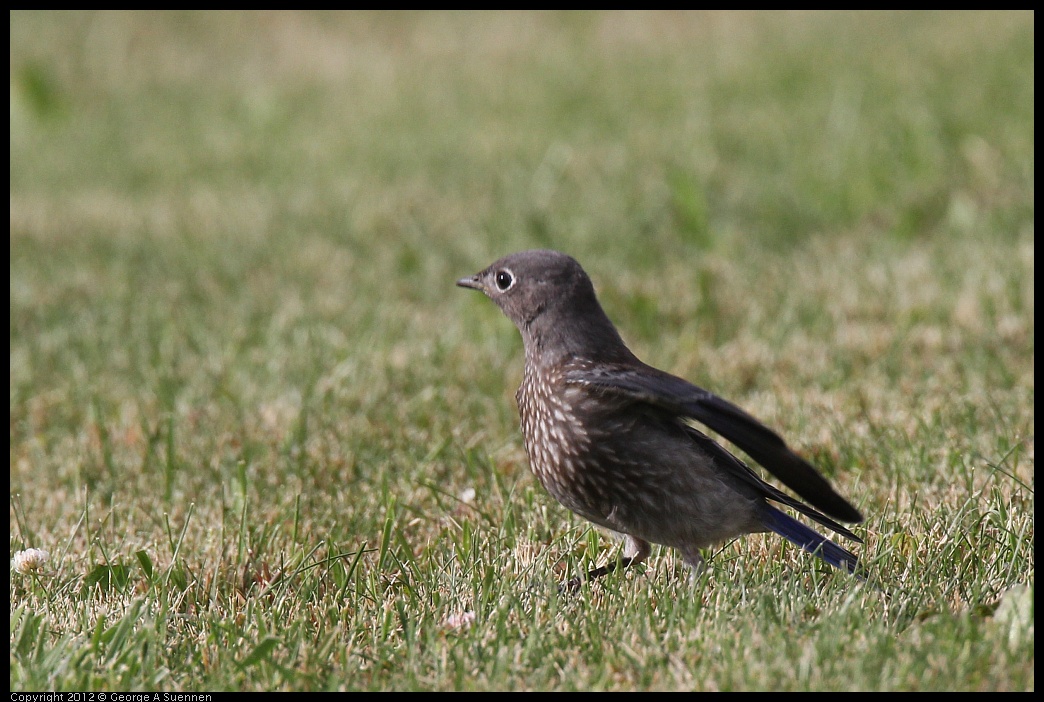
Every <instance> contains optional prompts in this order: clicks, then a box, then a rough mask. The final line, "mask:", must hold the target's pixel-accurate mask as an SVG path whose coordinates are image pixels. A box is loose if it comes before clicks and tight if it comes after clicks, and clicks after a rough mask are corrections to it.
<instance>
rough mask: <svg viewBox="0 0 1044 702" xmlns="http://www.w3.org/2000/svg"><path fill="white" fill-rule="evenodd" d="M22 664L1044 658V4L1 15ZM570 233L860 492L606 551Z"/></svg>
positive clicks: (667, 682)
mask: <svg viewBox="0 0 1044 702" xmlns="http://www.w3.org/2000/svg"><path fill="white" fill-rule="evenodd" d="M10 19H11V69H10V75H11V101H10V111H11V115H10V147H11V164H10V165H11V168H10V175H11V195H10V218H11V220H10V221H11V246H10V254H11V264H10V274H11V275H10V310H11V317H10V319H11V321H10V335H11V342H10V344H11V345H10V413H11V423H10V427H11V428H10V467H11V482H10V490H11V497H10V546H9V548H10V552H11V557H12V559H14V556H15V554H16V552H19V551H24V550H26V549H30V548H34V549H43V550H45V551H47V553H48V558H47V559H46V561H44V562H42V563H40V562H37V564H36V567H35V568H32V567H29V566H28V565H26V564H23V563H22V562H21V560H19V563H18V564H17V565H18V566H19V567H17V568H16V563H15V562H14V560H12V570H11V576H10V577H11V581H10V582H11V584H10V592H11V633H10V645H11V653H10V666H11V678H10V682H11V688H12V690H13V691H47V690H66V691H74V690H80V691H83V690H96V691H103V690H105V691H121V690H149V691H153V690H155V691H181V692H198V691H206V690H211V691H218V690H1033V689H1034V672H1033V669H1034V615H1033V591H1034V549H1033V543H1034V521H1033V512H1034V478H1033V474H1034V470H1033V468H1034V440H1033V436H1034V409H1033V407H1034V372H1033V365H1034V350H1033V346H1034V294H1033V287H1034V204H1033V203H1034V157H1033V153H1034V59H1035V57H1034V15H1033V14H1032V13H1023V12H978V13H971V12H969V13H964V12H931V13H928V12H925V13H921V12H916V13H914V12H911V13H891V12H888V13H884V12H882V13H877V12H875V13H826V12H823V13H803V12H794V13H739V12H706V13H705V12H696V13H660V12H648V13H624V12H606V13H602V12H571V13H557V12H556V13H543V12H540V13H514V12H489V13H487V12H475V13H444V12H383V13H382V12H374V13H370V12H349V13H327V12H285V13H246V12H242V13H241V12H231V13H225V12H220V13H217V12H215V13H198V12H146V13H138V12H126V13H96V12H42V11H31V12H28V11H25V12H23V11H18V12H12V13H11V15H10ZM527 248H555V249H559V250H562V251H565V252H567V253H569V254H571V255H573V256H575V257H576V258H577V259H578V260H579V261H580V262H581V263H582V264H583V265H584V267H585V268H586V269H587V271H588V272H589V273H590V275H591V277H592V279H593V281H594V284H595V287H596V289H597V290H598V293H599V296H600V298H601V300H602V302H603V305H604V307H605V308H606V311H607V313H608V314H609V316H610V317H611V318H612V319H613V320H614V322H615V323H616V324H617V326H618V328H619V329H620V332H621V334H622V336H623V337H624V339H625V340H626V341H627V342H628V344H629V345H630V347H631V348H632V350H633V351H634V352H635V353H636V354H637V355H638V356H639V357H640V358H642V359H643V360H644V361H646V362H648V363H650V364H652V365H655V366H657V367H660V368H663V369H665V370H668V371H670V372H672V373H675V374H677V375H681V376H683V377H685V378H688V379H689V380H691V381H693V382H695V383H697V384H698V385H700V386H703V387H706V388H708V389H711V390H713V391H715V392H716V393H718V394H720V395H722V396H723V397H726V398H728V399H730V400H732V401H733V402H735V403H736V404H739V405H740V406H742V407H744V408H745V409H746V410H748V411H749V412H751V413H752V414H753V415H755V416H756V417H759V418H761V419H762V420H764V421H765V422H766V423H768V424H769V425H771V426H773V427H774V428H776V429H777V430H778V431H779V432H780V433H781V434H782V435H783V436H784V437H786V439H787V441H788V443H790V444H791V445H792V446H793V447H795V448H796V449H797V450H798V451H800V452H801V453H802V454H803V455H805V456H807V457H808V458H809V459H810V460H811V461H812V462H813V463H814V464H815V465H816V466H817V467H818V468H819V469H820V470H821V471H822V472H823V473H824V474H825V475H827V476H828V477H829V479H830V480H831V482H832V483H833V484H834V485H835V486H836V487H837V488H838V490H839V491H840V492H841V493H842V494H843V495H845V496H846V497H847V498H848V499H849V500H850V501H852V502H853V504H855V505H856V506H857V507H858V508H859V509H860V510H861V511H862V512H863V513H864V514H865V515H866V517H867V520H866V522H865V523H863V524H860V525H857V526H856V527H855V530H856V532H857V533H858V534H860V535H861V536H862V537H863V538H864V541H865V543H864V544H861V545H856V546H855V550H856V551H857V553H858V554H859V556H860V558H861V560H862V562H863V563H864V564H865V566H866V568H867V570H868V572H869V573H870V578H869V581H868V582H867V583H862V582H860V581H859V580H857V579H855V578H852V577H848V576H846V575H845V574H844V573H841V572H839V571H836V570H833V569H831V568H830V567H829V566H826V565H825V564H823V563H822V562H821V561H819V560H817V559H815V558H814V557H811V556H809V555H807V554H805V553H803V552H801V551H800V550H798V549H796V548H794V547H792V546H790V545H789V544H787V543H786V542H784V541H783V540H782V539H780V538H778V537H775V536H772V535H764V536H762V535H756V536H749V537H746V538H743V539H739V540H736V541H733V542H730V543H727V544H723V545H722V546H720V547H719V548H715V549H712V550H710V551H708V552H707V553H706V554H705V556H706V560H707V568H706V569H705V570H704V572H703V573H702V574H701V575H700V576H699V577H698V578H695V579H690V577H689V573H688V571H687V570H686V568H685V567H684V565H683V563H682V562H681V559H680V557H679V556H678V555H677V554H676V553H675V552H674V551H672V550H670V549H665V548H660V547H655V548H654V550H653V554H652V557H651V558H650V559H649V561H647V563H646V564H644V565H642V566H639V567H637V568H632V569H628V570H626V571H623V572H618V573H614V574H612V575H610V576H608V577H606V578H603V579H601V580H599V581H596V582H594V583H589V584H587V585H585V586H584V587H583V588H581V589H580V591H579V592H577V593H575V594H568V593H560V592H559V590H558V587H557V586H558V584H559V583H562V582H564V581H565V580H567V579H568V578H569V577H571V576H573V575H576V574H578V573H579V572H580V571H582V570H583V569H589V568H593V567H595V566H598V565H602V564H605V563H607V562H609V561H612V560H613V559H615V558H616V557H617V554H618V547H617V545H616V544H615V542H614V541H613V540H612V539H611V538H609V537H608V536H606V535H605V534H603V533H602V532H599V531H597V530H593V529H591V528H590V526H589V525H588V524H587V523H586V522H584V521H583V520H581V519H580V518H578V517H576V516H574V515H572V514H571V513H570V512H569V511H568V510H567V509H566V508H564V507H562V506H560V505H558V504H557V503H556V502H555V501H554V500H553V498H551V497H550V496H549V495H548V494H547V493H545V492H544V491H543V489H542V488H541V487H540V485H539V484H538V483H537V481H536V480H535V479H534V478H533V476H532V475H531V474H530V472H529V468H528V463H527V459H526V457H525V453H524V450H523V448H522V440H521V434H520V431H519V428H518V416H517V410H516V408H515V400H514V392H515V388H516V387H517V385H518V383H519V381H520V379H521V375H522V366H523V355H522V344H521V340H520V338H519V335H518V332H517V330H515V328H514V327H513V326H512V324H511V323H510V322H509V321H508V320H507V319H505V318H504V317H503V316H502V315H501V314H500V312H499V311H498V310H497V309H496V307H495V306H494V305H492V304H490V302H489V301H488V300H485V299H483V298H482V297H481V296H480V295H478V294H476V293H474V292H471V291H464V290H461V289H459V288H457V287H455V285H454V282H455V281H456V280H457V279H458V278H461V277H462V276H465V275H471V274H472V273H474V272H476V271H478V270H480V269H481V268H484V267H485V266H486V265H487V264H489V263H490V262H491V261H493V260H494V259H496V258H498V257H500V256H502V255H504V254H507V253H510V252H513V251H518V250H522V249H527Z"/></svg>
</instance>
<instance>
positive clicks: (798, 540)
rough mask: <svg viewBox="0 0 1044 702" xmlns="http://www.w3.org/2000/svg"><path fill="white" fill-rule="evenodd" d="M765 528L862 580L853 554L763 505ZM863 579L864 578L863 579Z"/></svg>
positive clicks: (773, 508) (792, 519) (857, 562)
mask: <svg viewBox="0 0 1044 702" xmlns="http://www.w3.org/2000/svg"><path fill="white" fill-rule="evenodd" d="M762 523H763V524H764V525H765V528H767V529H769V530H770V531H774V532H775V533H777V534H779V535H780V536H782V537H783V538H784V539H786V540H787V541H789V542H791V543H792V544H795V545H797V546H800V547H801V548H803V549H805V550H806V551H808V552H809V553H811V554H814V555H816V556H819V557H820V558H822V559H823V560H824V561H826V562H827V563H829V564H830V565H832V566H834V567H835V568H841V569H842V570H845V571H848V572H849V573H852V574H853V575H855V576H856V577H858V578H862V575H861V574H860V573H859V572H858V571H859V559H857V558H856V557H855V554H853V553H851V552H849V551H847V550H845V549H843V548H841V547H840V546H838V545H837V544H835V543H834V542H833V541H831V540H830V539H828V538H826V537H825V536H823V535H822V534H818V533H816V532H815V531H813V530H812V529H810V528H809V527H807V526H805V525H804V524H802V523H801V522H799V521H798V520H796V519H794V518H793V517H790V516H788V515H786V514H784V513H783V512H780V511H779V510H778V509H776V508H775V507H770V506H769V505H765V511H764V512H763V514H762ZM864 579H865V578H864Z"/></svg>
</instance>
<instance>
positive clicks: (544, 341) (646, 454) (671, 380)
mask: <svg viewBox="0 0 1044 702" xmlns="http://www.w3.org/2000/svg"><path fill="white" fill-rule="evenodd" d="M457 285H459V286H461V287H465V288H472V289H475V290H481V291H482V292H483V293H485V294H486V295H487V296H488V297H489V298H490V299H492V300H493V301H494V302H495V303H497V305H498V306H499V307H500V309H501V310H502V311H503V312H504V314H505V315H507V317H508V318H509V319H510V320H511V321H512V322H514V323H515V326H517V327H518V330H519V332H521V334H522V343H523V345H524V347H525V354H526V364H525V371H524V373H523V376H522V384H521V386H520V387H519V388H518V392H517V393H516V394H515V398H516V399H517V401H518V410H519V414H520V416H521V420H522V421H521V424H522V435H523V437H524V440H525V446H526V453H527V454H528V455H529V464H530V467H531V468H532V470H533V473H534V475H536V477H537V479H538V480H539V481H540V483H541V484H542V485H543V486H544V488H545V489H547V491H548V492H550V493H551V495H553V496H554V498H555V499H556V500H558V501H559V502H560V503H562V504H563V505H565V506H566V507H568V508H569V509H571V510H572V511H573V512H575V513H577V514H579V515H580V516H581V517H584V518H585V519H587V520H589V521H591V522H594V523H595V524H597V525H599V526H601V527H604V528H606V529H609V530H610V531H613V532H616V533H617V534H620V535H622V536H623V538H624V551H623V559H622V560H621V564H622V565H623V566H624V567H626V566H629V565H632V564H635V563H640V562H641V561H643V560H645V558H646V557H647V556H648V555H649V550H650V544H651V543H656V544H663V545H665V546H670V547H673V548H675V549H677V550H678V551H679V553H680V554H681V556H682V558H683V559H684V560H685V562H686V563H688V564H689V565H690V566H692V567H693V568H694V569H695V570H696V571H697V572H698V571H699V569H700V567H701V563H702V559H701V556H700V549H702V548H706V547H708V546H712V545H714V544H718V543H721V542H723V541H726V540H728V539H732V538H735V537H738V536H742V535H744V534H751V533H757V532H768V531H771V532H775V533H776V534H779V535H780V536H782V537H784V538H785V539H787V540H789V541H791V542H792V543H794V544H796V545H798V546H800V547H801V548H803V549H805V550H806V551H809V552H811V553H814V554H815V555H816V556H819V557H820V558H822V559H823V560H824V561H826V562H827V563H829V564H830V565H832V566H834V567H836V568H841V569H843V570H845V571H848V572H849V573H856V572H857V568H858V564H857V559H856V556H855V555H853V554H852V553H850V552H849V551H847V550H845V549H844V548H842V547H840V546H838V545H837V544H835V543H833V542H832V541H830V540H829V539H827V538H826V537H824V536H822V535H820V534H818V533H817V532H815V531H813V530H812V529H810V528H809V527H808V526H806V525H805V524H803V523H801V522H799V521H797V520H796V519H794V518H792V517H790V516H789V515H787V514H785V513H784V512H782V511H780V510H779V509H777V508H776V507H774V506H773V505H772V504H770V501H771V502H775V503H778V504H781V505H785V506H787V507H790V508H791V509H794V510H796V511H798V512H800V513H801V514H804V515H805V516H806V517H808V518H810V519H812V520H813V521H815V522H818V523H819V524H822V525H823V526H826V527H829V528H830V529H832V530H833V531H834V532H836V533H838V534H840V535H842V536H844V537H846V538H848V539H851V540H853V541H857V542H861V540H860V539H859V537H857V536H856V535H855V534H853V533H852V532H850V531H849V530H848V529H846V528H845V527H843V526H842V525H841V524H839V523H838V522H837V521H835V520H839V521H843V522H861V521H862V520H863V517H862V515H861V514H860V513H859V511H858V510H857V509H856V508H855V507H853V506H852V505H851V504H849V502H848V501H847V500H845V499H844V498H843V497H841V496H840V495H839V494H838V493H837V492H835V491H834V489H833V488H832V487H831V486H830V484H829V483H828V482H827V481H826V480H825V479H824V478H823V477H822V476H821V475H820V474H819V473H818V472H816V469H815V468H813V467H812V466H811V465H810V464H809V463H808V462H807V461H805V460H804V459H803V458H801V457H800V456H798V455H797V454H795V453H794V452H793V451H791V450H790V449H789V448H788V447H787V445H786V443H784V441H783V439H781V438H780V437H779V436H778V435H777V434H776V433H775V432H773V431H772V430H771V429H769V428H767V427H766V426H764V425H763V424H761V423H760V422H759V421H758V420H756V419H754V418H753V417H752V416H750V415H749V414H747V413H746V412H744V411H743V410H741V409H740V408H739V407H736V406H735V405H733V404H731V403H729V402H726V401H725V400H723V399H721V398H720V397H717V396H716V395H714V394H712V393H710V392H708V391H706V390H704V389H702V388H699V387H697V386H695V385H693V384H691V383H689V382H687V381H685V380H682V379H681V378H678V377H676V376H673V375H670V374H669V373H665V372H664V371H661V370H657V369H656V368H653V367H652V366H648V365H646V364H645V363H642V362H641V361H640V360H638V358H637V357H636V356H635V355H634V354H633V353H631V351H630V350H629V349H628V348H627V346H626V345H625V344H624V342H623V340H622V339H621V338H620V334H619V333H618V332H617V331H616V327H614V326H613V323H612V322H610V321H609V318H608V317H607V316H606V314H605V312H604V311H603V310H602V306H601V305H600V304H599V303H598V299H597V298H596V296H595V291H594V286H593V285H592V284H591V280H590V278H588V276H587V274H586V273H585V272H584V270H583V268H581V267H580V264H579V263H577V262H576V260H574V259H573V258H571V257H569V256H567V255H565V254H562V253H559V252H557V251H549V250H534V251H523V252H520V253H515V254H511V255H509V256H506V257H504V258H502V259H500V260H499V261H496V262H495V263H493V264H492V265H491V266H489V267H488V268H486V269H485V270H484V271H482V272H480V273H476V274H475V275H473V276H471V277H469V278H461V279H460V280H458V281H457ZM691 419H694V420H696V421H698V422H700V423H702V424H704V425H706V426H707V427H709V428H710V429H712V430H714V431H715V432H717V433H718V434H720V435H721V436H722V437H724V438H725V439H728V440H729V441H731V442H732V443H733V444H735V445H736V446H737V447H739V448H740V449H742V450H743V451H745V452H746V454H747V455H748V456H750V457H751V458H753V459H754V460H755V461H757V462H758V463H760V464H761V465H762V466H764V467H765V468H766V469H767V470H768V471H769V472H770V473H772V474H773V475H775V476H776V477H777V478H779V480H780V481H782V482H783V483H784V484H785V485H786V486H788V487H789V488H791V489H792V490H794V491H795V492H796V493H797V494H798V495H800V496H801V497H803V498H804V499H805V500H807V501H808V503H809V504H807V505H806V504H804V503H803V502H800V501H799V500H797V499H794V498H793V497H790V496H789V495H787V494H786V493H784V492H782V491H780V490H778V489H776V488H775V487H773V486H771V485H769V484H768V483H766V482H765V481H764V480H762V479H761V478H760V477H758V476H757V474H755V473H754V471H752V470H751V469H750V468H748V467H747V465H746V464H745V463H743V462H742V461H741V460H739V459H738V458H736V457H735V456H733V455H732V454H731V453H729V452H728V451H727V450H725V449H724V448H722V447H721V446H720V445H719V444H717V443H716V442H715V441H714V440H712V439H711V438H709V437H708V436H706V435H705V434H703V433H702V432H700V431H698V430H696V429H695V428H693V427H692V426H690V425H689V424H688V421H687V420H691ZM809 505H811V506H809ZM614 566H615V563H613V564H610V565H609V566H606V567H603V568H598V569H595V570H593V571H591V572H590V573H588V574H587V578H588V579H593V578H596V577H599V576H601V575H604V574H606V573H608V572H610V571H611V570H613V567H614ZM580 582H582V581H581V579H579V578H577V579H574V580H572V581H570V583H569V586H570V587H571V588H575V587H577V586H578V585H579V584H580Z"/></svg>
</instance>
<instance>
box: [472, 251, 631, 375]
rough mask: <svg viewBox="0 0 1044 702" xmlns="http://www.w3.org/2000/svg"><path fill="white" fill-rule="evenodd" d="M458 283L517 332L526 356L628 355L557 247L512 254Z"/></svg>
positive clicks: (577, 270) (579, 272) (582, 277)
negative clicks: (493, 307) (491, 304)
mask: <svg viewBox="0 0 1044 702" xmlns="http://www.w3.org/2000/svg"><path fill="white" fill-rule="evenodd" d="M457 285H459V286H461V287H463V288H472V289H474V290H481V291H482V292H484V293H485V294H486V295H487V296H488V297H489V298H490V299H491V300H493V302H495V303H497V306H498V307H500V309H501V310H502V311H503V312H504V314H505V315H506V316H507V317H508V319H510V320H511V321H512V322H514V323H515V326H516V327H518V330H519V331H520V332H521V333H522V341H523V343H524V344H525V346H526V351H527V354H534V353H541V354H545V355H546V354H551V355H555V356H558V355H565V354H573V355H583V356H585V357H588V358H594V357H598V356H608V357H613V356H616V355H618V354H620V353H621V349H622V352H623V353H626V354H627V355H630V352H629V351H627V348H626V346H624V344H623V341H622V340H621V339H620V335H619V334H618V333H617V331H616V329H615V327H613V324H612V322H610V321H609V318H608V317H607V316H606V315H605V312H604V311H603V310H602V307H601V305H600V304H598V298H597V297H596V296H595V291H594V286H593V285H592V284H591V279H590V278H589V277H588V276H587V273H585V272H584V269H583V268H581V267H580V264H579V263H577V261H576V259H574V258H573V257H571V256H567V255H566V254H563V253H559V252H558V251H551V250H548V249H534V250H531V251H521V252H519V253H513V254H510V255H508V256H505V257H504V258H502V259H500V260H498V261H496V262H494V263H493V264H492V265H490V266H489V267H488V268H486V269H485V270H482V271H480V272H478V273H476V274H475V275H473V276H470V277H468V278H461V279H460V280H458V281H457Z"/></svg>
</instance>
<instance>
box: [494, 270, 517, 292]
mask: <svg viewBox="0 0 1044 702" xmlns="http://www.w3.org/2000/svg"><path fill="white" fill-rule="evenodd" d="M493 280H494V281H495V282H496V284H497V290H499V291H500V292H504V291H505V290H507V289H508V288H510V287H511V284H512V283H514V282H515V278H514V277H513V276H512V275H511V271H497V274H496V275H495V276H494V277H493Z"/></svg>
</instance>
